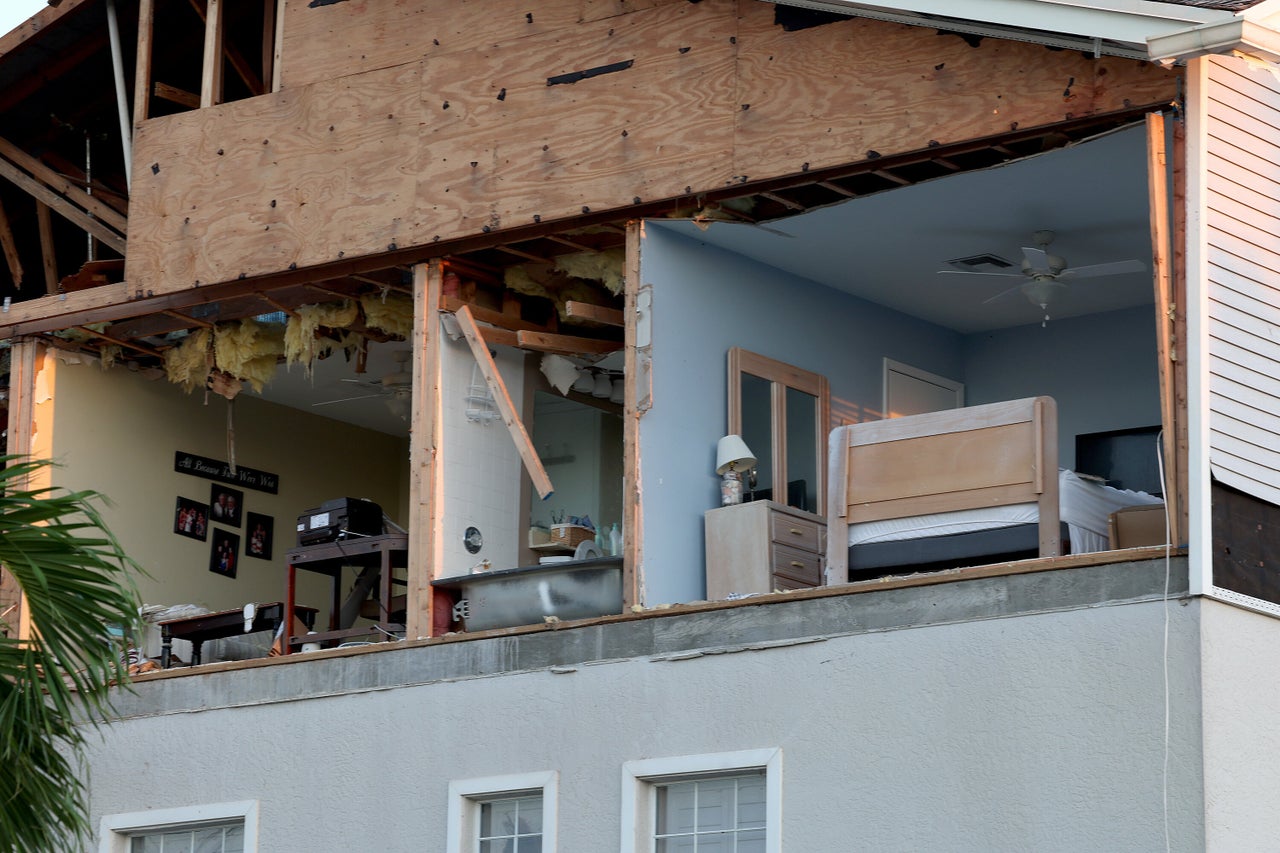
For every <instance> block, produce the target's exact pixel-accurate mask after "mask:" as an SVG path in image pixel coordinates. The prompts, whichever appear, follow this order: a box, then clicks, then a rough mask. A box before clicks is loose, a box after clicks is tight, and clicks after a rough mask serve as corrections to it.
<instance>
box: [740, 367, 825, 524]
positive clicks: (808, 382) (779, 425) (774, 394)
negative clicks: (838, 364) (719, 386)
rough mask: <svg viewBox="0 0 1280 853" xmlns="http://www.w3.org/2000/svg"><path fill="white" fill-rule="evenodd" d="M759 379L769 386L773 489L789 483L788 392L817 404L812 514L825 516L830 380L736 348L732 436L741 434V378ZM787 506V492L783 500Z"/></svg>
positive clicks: (780, 501) (781, 502) (818, 374)
mask: <svg viewBox="0 0 1280 853" xmlns="http://www.w3.org/2000/svg"><path fill="white" fill-rule="evenodd" d="M744 373H746V374H749V375H751V376H758V377H760V378H761V379H764V380H766V381H768V382H769V383H770V395H769V396H770V418H769V424H770V430H771V435H772V438H773V470H772V472H771V473H772V475H773V479H772V482H773V484H774V486H773V488H774V489H775V491H776V489H777V488H778V486H777V484H778V483H784V484H785V483H786V482H787V389H788V388H794V389H796V390H797V391H801V392H803V393H805V394H810V395H812V396H813V397H815V398H816V399H817V401H818V411H817V417H816V418H815V419H814V425H815V428H814V437H813V440H814V448H815V449H816V452H817V454H818V456H817V459H816V460H815V462H816V464H817V472H818V483H817V490H818V491H817V508H816V509H814V510H813V512H814V513H815V514H817V515H822V514H824V513H825V512H826V501H827V483H826V479H827V431H828V427H829V425H830V421H831V394H830V390H829V388H828V386H827V377H825V376H823V375H822V374H820V373H812V372H810V371H808V370H801V369H800V368H798V367H795V366H794V365H790V364H787V363H786V362H782V361H777V360H775V359H772V358H768V357H766V356H763V355H760V354H759V353H754V352H750V351H749V350H744V349H742V348H741V347H733V348H731V349H730V350H729V429H728V432H729V434H730V435H741V434H742V374H744ZM777 502H778V503H780V504H784V505H785V504H786V503H787V501H786V496H785V491H784V494H783V495H782V500H778V501H777Z"/></svg>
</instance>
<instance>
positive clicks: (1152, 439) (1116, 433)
mask: <svg viewBox="0 0 1280 853" xmlns="http://www.w3.org/2000/svg"><path fill="white" fill-rule="evenodd" d="M1159 443H1160V427H1159V426H1149V427H1137V428H1135V429H1118V430H1112V431H1110V432H1093V433H1087V434H1084V435H1077V436H1076V471H1078V472H1079V473H1081V474H1093V475H1094V476H1097V477H1102V478H1103V479H1105V480H1106V481H1107V485H1108V486H1114V487H1115V488H1117V489H1133V490H1134V491H1138V492H1147V493H1148V494H1152V495H1161V496H1163V495H1164V484H1163V483H1161V482H1160V463H1159V462H1158V460H1157V458H1156V451H1157V448H1158V447H1159Z"/></svg>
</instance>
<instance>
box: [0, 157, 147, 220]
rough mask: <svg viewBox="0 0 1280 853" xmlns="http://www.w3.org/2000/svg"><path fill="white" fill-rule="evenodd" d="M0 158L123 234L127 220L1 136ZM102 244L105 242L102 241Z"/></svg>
mask: <svg viewBox="0 0 1280 853" xmlns="http://www.w3.org/2000/svg"><path fill="white" fill-rule="evenodd" d="M0 156H2V157H4V158H5V159H6V160H8V161H9V162H10V163H12V164H13V165H15V166H17V167H18V168H20V169H22V170H23V171H25V172H26V173H27V174H29V175H31V177H33V178H34V179H35V180H37V181H39V182H40V183H42V184H44V185H45V186H47V187H48V188H49V189H51V190H53V191H54V192H56V193H57V194H58V195H61V196H63V197H65V198H66V199H67V200H68V201H70V202H71V203H73V204H75V205H76V206H78V207H80V208H82V209H83V210H85V211H87V212H88V213H92V214H93V215H94V216H96V217H97V218H98V219H101V220H102V221H103V222H105V223H106V224H107V225H109V226H111V227H112V228H113V229H115V230H116V231H118V232H120V233H121V234H124V233H125V231H126V230H127V229H128V222H129V220H128V218H127V217H125V216H124V215H123V214H121V213H120V212H119V211H117V210H115V209H114V208H112V207H111V206H109V205H107V204H104V203H103V202H102V201H100V200H99V199H96V198H94V197H93V196H91V195H89V193H87V192H85V191H84V190H82V189H81V188H80V187H78V186H76V185H75V184H73V183H72V182H71V181H68V180H67V179H66V178H64V177H63V176H62V175H60V174H58V173H57V172H55V171H54V170H53V169H50V168H49V167H48V166H46V165H45V164H44V163H41V162H40V161H39V160H37V159H36V158H35V157H32V156H31V155H30V154H28V153H27V152H25V151H23V150H22V149H21V148H19V147H18V146H16V145H14V144H13V143H12V142H10V141H9V140H7V139H5V138H3V137H0ZM103 242H106V241H105V240H104V241H103Z"/></svg>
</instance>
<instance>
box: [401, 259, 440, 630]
mask: <svg viewBox="0 0 1280 853" xmlns="http://www.w3.org/2000/svg"><path fill="white" fill-rule="evenodd" d="M443 278H444V272H443V271H442V270H441V267H440V262H439V261H432V262H431V263H430V264H429V265H428V264H418V265H417V266H416V267H415V268H414V271H413V350H412V352H413V392H412V396H411V402H410V409H411V411H410V422H409V518H408V528H409V557H408V569H407V577H406V580H407V582H408V583H407V585H406V586H407V589H406V590H405V594H406V595H407V596H408V601H407V604H406V606H405V637H406V638H407V639H410V640H412V639H414V638H416V637H429V636H432V635H434V634H435V622H436V618H435V617H436V612H435V608H436V603H435V594H434V588H433V587H432V586H431V580H432V578H433V577H434V575H435V574H436V572H437V571H439V568H440V564H441V562H442V561H443V560H444V507H443V503H444V461H443V460H442V459H441V458H440V449H441V446H440V443H441V442H440V440H441V430H440V419H441V411H442V409H443V404H442V402H441V399H440V389H441V384H442V376H441V373H442V370H441V366H440V313H439V305H440V290H441V287H442V284H441V282H442V279H443Z"/></svg>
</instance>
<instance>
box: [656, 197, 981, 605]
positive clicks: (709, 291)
mask: <svg viewBox="0 0 1280 853" xmlns="http://www.w3.org/2000/svg"><path fill="white" fill-rule="evenodd" d="M645 228H646V233H645V242H644V245H643V248H642V250H641V264H642V266H641V283H642V284H643V285H652V286H653V311H652V318H653V356H654V358H653V408H652V410H650V411H649V412H648V413H647V414H646V415H645V416H644V417H643V418H642V419H641V421H640V462H641V486H642V490H643V491H642V506H643V514H644V527H645V530H646V532H647V535H646V536H645V541H644V558H643V559H644V569H643V578H644V584H645V597H644V600H645V602H646V603H647V604H650V605H653V604H658V603H664V602H680V601H693V600H697V599H700V598H702V597H703V595H704V594H705V592H704V590H705V585H704V577H703V552H704V546H703V523H702V514H703V512H704V511H706V510H708V509H711V508H713V507H716V506H718V505H719V497H720V493H719V480H718V478H717V477H716V476H715V473H714V471H713V469H714V467H715V464H714V463H715V444H716V441H717V440H718V439H719V438H720V436H722V435H724V433H725V429H726V422H727V415H726V409H727V406H728V401H727V399H726V393H727V392H726V384H727V382H726V375H727V367H726V364H727V361H726V359H727V353H728V351H729V348H730V347H733V346H741V347H743V348H745V349H749V350H752V351H754V352H758V353H760V354H762V355H766V356H768V357H770V358H774V359H778V360H779V361H785V362H787V363H789V364H794V365H795V366H797V367H800V368H803V369H805V370H811V371H813V372H815V373H821V374H823V375H825V376H826V377H827V379H828V380H829V382H830V383H831V398H832V399H831V409H832V415H833V418H835V419H837V420H840V419H845V420H869V419H875V418H878V417H880V414H879V411H880V404H881V383H882V371H883V358H884V357H885V356H888V357H889V358H892V359H896V360H899V361H904V362H907V363H909V364H911V365H914V366H916V367H919V368H922V369H924V370H928V371H932V372H934V373H939V374H942V375H946V376H953V377H955V378H956V379H963V377H961V376H956V372H957V368H958V367H959V366H960V364H961V361H962V343H963V339H962V337H961V336H960V335H959V334H957V333H955V332H952V331H950V330H948V329H944V328H941V327H939V326H934V325H932V324H929V323H925V322H923V321H921V320H917V319H915V318H912V317H908V316H906V315H904V314H899V313H897V312H894V311H890V310H888V309H886V308H882V307H880V306H878V305H875V304H873V303H870V302H867V301H865V300H862V299H858V298H856V297H853V296H849V295H847V294H844V293H841V292H839V291H834V290H831V289H830V288H826V287H822V286H820V285H817V284H815V283H813V282H811V281H808V280H806V279H800V278H796V277H795V276H792V275H788V274H787V273H784V272H782V271H780V270H777V269H774V268H772V267H768V266H765V265H763V264H760V263H758V262H755V261H751V260H748V259H745V258H743V257H741V256H739V255H735V254H731V253H728V252H725V251H723V250H721V249H717V248H713V247H710V246H707V245H705V244H703V243H701V242H699V241H696V240H691V239H689V238H687V237H684V236H681V235H678V234H675V233H673V232H672V231H670V230H668V229H665V228H663V227H662V226H661V224H658V223H653V222H648V223H646V226H645Z"/></svg>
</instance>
